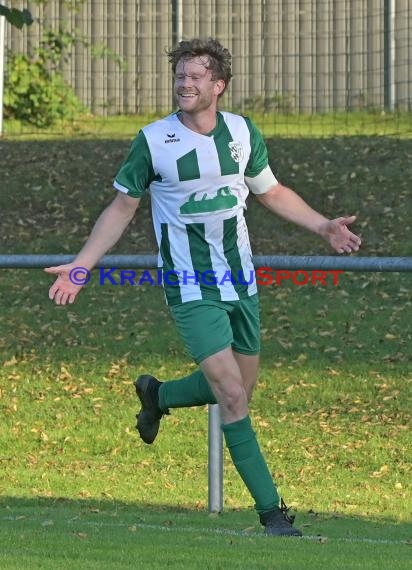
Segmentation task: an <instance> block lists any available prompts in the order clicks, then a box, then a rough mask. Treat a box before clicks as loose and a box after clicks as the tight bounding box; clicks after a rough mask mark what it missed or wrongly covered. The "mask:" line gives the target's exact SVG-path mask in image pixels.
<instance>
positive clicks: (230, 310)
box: [170, 295, 260, 364]
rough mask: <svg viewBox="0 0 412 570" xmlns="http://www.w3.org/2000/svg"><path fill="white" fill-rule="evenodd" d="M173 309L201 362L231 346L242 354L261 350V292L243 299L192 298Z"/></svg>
mask: <svg viewBox="0 0 412 570" xmlns="http://www.w3.org/2000/svg"><path fill="white" fill-rule="evenodd" d="M170 310H171V312H172V315H173V317H174V320H175V322H176V326H177V328H178V330H179V333H180V334H181V336H182V338H183V342H184V344H185V346H186V349H187V351H188V352H189V354H190V355H191V357H192V358H193V359H194V360H195V362H196V363H197V364H199V363H200V362H202V360H204V359H205V358H207V357H208V356H211V355H212V354H215V353H216V352H220V351H221V350H223V349H225V348H227V347H229V346H231V347H232V348H233V350H234V351H236V352H240V353H241V354H258V353H259V351H260V320H259V298H258V295H253V296H252V297H247V298H246V299H241V300H239V301H210V300H208V299H205V300H202V301H188V302H187V303H182V304H180V305H172V306H171V307H170Z"/></svg>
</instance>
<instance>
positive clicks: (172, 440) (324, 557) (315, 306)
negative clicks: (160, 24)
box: [0, 123, 412, 570]
mask: <svg viewBox="0 0 412 570" xmlns="http://www.w3.org/2000/svg"><path fill="white" fill-rule="evenodd" d="M356 124H357V125H358V127H359V123H356ZM399 131H401V129H399ZM356 132H357V131H356V130H355V129H354V132H353V133H352V135H356ZM295 135H297V133H295ZM128 145H129V143H128V141H127V140H118V139H115V138H109V137H108V135H106V138H105V137H101V138H94V139H92V138H90V139H87V140H85V139H79V138H72V139H67V140H63V139H58V140H48V139H44V140H38V141H36V140H30V141H28V140H26V139H25V138H23V137H21V136H19V137H11V138H5V139H1V140H0V154H1V156H2V160H1V162H0V181H1V182H0V184H1V191H0V212H1V216H0V231H1V235H2V245H1V250H0V253H2V254H3V253H6V254H7V253H75V252H76V251H77V250H78V249H79V247H80V246H81V244H82V243H83V242H84V239H85V238H86V236H87V235H88V233H89V231H90V229H91V227H92V224H93V221H94V219H95V218H96V216H97V215H98V213H99V212H100V210H101V209H102V208H103V206H104V205H105V204H107V203H108V202H109V201H110V199H111V198H112V196H113V193H112V191H111V189H110V187H111V182H112V179H113V176H114V174H115V173H116V170H117V168H118V166H119V163H120V162H121V160H122V158H123V157H124V155H125V153H126V152H127V148H128ZM268 148H269V152H270V157H271V163H272V165H273V167H274V170H275V171H276V172H277V174H278V176H279V178H280V179H281V180H282V181H283V182H284V183H285V184H288V185H290V186H292V187H294V188H296V189H297V190H298V191H299V193H301V194H302V195H303V196H304V197H305V198H306V199H307V200H308V201H309V202H310V203H311V204H312V205H313V206H314V207H315V208H317V209H319V210H321V211H322V212H324V213H325V214H327V215H330V216H337V215H342V214H347V213H355V214H356V215H357V216H358V220H357V222H356V224H355V227H354V229H355V231H356V232H358V233H360V234H361V235H362V238H363V241H364V245H363V248H362V251H361V252H360V253H359V255H382V256H391V255H394V256H410V255H412V241H411V237H410V236H411V226H410V213H411V211H412V198H411V193H410V180H411V177H412V161H411V157H412V140H411V139H408V138H397V137H382V136H346V137H331V138H315V137H312V138H310V137H307V138H304V137H303V138H300V137H298V136H294V137H290V138H286V139H285V138H282V137H276V138H273V139H271V140H270V141H268ZM148 208H149V204H148V201H147V200H144V201H143V204H142V211H141V212H140V213H139V214H138V216H137V217H136V219H135V220H134V221H133V223H132V224H131V227H130V229H129V230H128V232H127V234H126V235H125V236H124V237H123V238H122V240H121V241H120V243H119V244H118V246H116V248H115V250H114V252H117V253H132V252H133V253H134V252H137V253H148V252H154V251H155V246H154V239H153V233H152V229H151V222H150V218H149V215H148ZM247 215H248V220H249V227H250V233H251V236H252V243H253V249H254V253H255V254H283V253H285V254H286V253H288V254H293V255H304V254H308V255H309V254H310V255H316V254H319V255H325V254H330V251H329V250H328V248H327V247H326V246H325V245H324V244H322V243H320V242H319V241H318V239H317V238H316V237H314V236H310V235H308V234H306V233H304V232H302V231H300V230H298V229H296V228H293V227H291V226H290V225H288V224H287V223H285V222H282V221H280V220H277V219H275V218H273V217H271V216H270V215H268V214H266V213H265V212H264V211H263V210H262V209H261V208H260V206H259V205H258V204H256V203H254V202H253V201H251V203H250V206H249V209H248V213H247ZM411 279H412V276H411V275H410V274H391V273H388V274H375V273H349V272H347V273H345V274H344V275H342V276H341V278H340V280H339V284H338V285H337V286H333V285H330V284H329V285H327V286H321V285H317V286H311V285H307V286H304V287H296V286H293V284H290V283H289V284H288V283H282V284H281V285H280V286H279V287H276V286H269V287H261V304H262V337H263V352H262V367H261V374H260V377H259V384H258V387H257V390H256V393H255V397H254V400H253V403H252V406H251V415H252V418H253V422H254V426H255V429H256V431H257V432H258V435H259V439H260V442H261V446H262V449H263V451H264V453H265V456H266V457H267V459H268V463H269V465H270V468H271V470H272V472H273V474H274V477H275V478H276V480H277V482H278V484H279V487H280V490H281V492H282V494H283V495H284V498H285V500H286V502H288V503H290V504H291V505H292V506H293V508H294V510H295V512H296V514H297V519H296V524H297V526H298V527H299V528H301V529H302V530H303V532H304V535H305V538H304V539H303V540H293V539H292V540H283V539H281V540H278V539H274V540H271V539H267V538H265V537H263V536H261V532H262V531H261V529H260V528H259V526H258V524H257V519H256V516H255V514H254V512H253V509H252V504H251V500H250V497H249V496H248V493H247V492H246V491H245V489H244V487H243V485H242V483H241V481H240V479H239V477H238V476H237V474H236V473H235V472H234V469H233V467H232V466H231V463H230V461H229V459H228V456H227V454H225V490H224V512H223V514H222V515H220V516H209V515H208V513H207V410H206V409H205V408H202V409H186V410H178V411H174V412H173V413H172V414H171V415H170V416H168V417H166V418H165V419H164V420H162V426H161V433H160V436H159V438H158V440H157V441H156V443H155V444H154V445H153V446H146V445H144V444H143V443H142V442H141V441H140V440H139V438H138V436H137V434H136V432H135V429H134V424H135V417H134V416H135V414H136V412H137V410H138V405H137V401H136V397H135V394H134V390H133V385H132V380H133V379H134V377H135V376H136V375H138V374H139V373H141V372H143V371H151V372H153V373H154V374H157V375H159V377H160V378H161V379H172V378H177V377H179V376H180V375H183V374H186V373H188V372H189V371H190V370H192V369H193V364H191V362H190V360H189V359H188V357H187V356H186V355H185V353H184V350H183V347H182V344H181V342H180V340H179V338H178V337H177V335H176V333H175V329H174V326H173V323H172V321H171V319H170V316H169V314H168V311H167V308H166V307H165V306H164V301H163V292H162V290H161V288H160V287H151V286H149V285H147V286H141V287H131V286H123V287H122V286H117V287H115V286H111V285H104V286H100V285H99V280H98V275H97V273H96V272H94V273H93V274H92V279H91V281H90V283H89V284H88V286H87V287H86V288H85V290H84V291H82V293H81V295H80V296H79V299H78V301H77V302H76V304H74V305H73V306H70V307H56V306H54V305H53V304H51V303H50V302H49V301H48V298H47V291H48V287H49V285H50V283H51V279H50V277H49V276H47V275H46V274H45V273H43V272H42V271H41V270H40V269H26V270H23V269H21V270H0V306H1V311H0V359H1V363H2V367H1V368H0V406H1V412H2V418H3V421H2V422H1V424H0V462H1V477H0V493H1V498H0V499H1V500H0V531H1V532H0V568H5V569H6V568H7V569H19V570H20V569H23V568H26V567H30V568H39V569H42V570H43V569H48V568H56V567H57V568H62V569H63V570H65V569H69V568H70V569H72V568H80V569H88V568H90V569H92V568H93V569H95V568H110V569H112V568H113V569H114V570H117V569H120V568H135V567H138V568H158V567H160V566H168V567H172V568H211V569H212V568H213V569H215V568H222V569H223V568H242V569H243V568H245V569H246V568H247V569H249V568H256V569H266V568H267V569H269V568H279V569H282V570H283V569H288V568H297V569H299V568H303V567H304V568H307V569H308V570H311V569H313V570H315V569H316V570H317V569H323V568H328V569H329V568H345V569H346V568H347V569H352V568H353V569H355V568H359V569H361V568H362V569H369V568H370V569H372V568H379V569H385V570H386V569H387V568H391V569H392V568H393V569H398V568H399V569H403V568H405V569H406V568H409V567H410V560H411V545H410V544H411V543H410V541H411V539H412V527H411V506H412V501H411V484H410V481H411V463H412V462H411V459H412V457H411V451H410V420H411V414H410V410H411V403H412V399H411V381H412V366H411V351H410V347H411V346H412V327H411V317H410V315H411V304H412V299H411V284H412V283H411Z"/></svg>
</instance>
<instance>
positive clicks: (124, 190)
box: [113, 180, 129, 194]
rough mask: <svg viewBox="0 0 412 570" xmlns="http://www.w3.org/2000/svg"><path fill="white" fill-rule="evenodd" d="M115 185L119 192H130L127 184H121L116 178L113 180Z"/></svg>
mask: <svg viewBox="0 0 412 570" xmlns="http://www.w3.org/2000/svg"><path fill="white" fill-rule="evenodd" d="M113 187H114V188H115V189H116V190H119V192H123V194H128V193H129V190H128V189H127V188H126V187H125V186H122V185H121V184H119V183H118V182H117V180H115V181H114V182H113Z"/></svg>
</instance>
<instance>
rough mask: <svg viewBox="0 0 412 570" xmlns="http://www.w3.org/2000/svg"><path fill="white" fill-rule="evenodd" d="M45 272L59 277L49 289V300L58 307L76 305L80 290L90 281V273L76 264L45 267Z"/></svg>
mask: <svg viewBox="0 0 412 570" xmlns="http://www.w3.org/2000/svg"><path fill="white" fill-rule="evenodd" d="M44 271H45V272H46V273H51V274H52V275H57V276H58V277H57V279H56V281H55V282H54V283H53V285H52V286H51V287H50V289H49V299H50V300H51V301H54V302H55V303H56V305H66V304H67V303H69V304H72V303H74V301H75V299H76V297H77V295H78V294H79V292H80V290H81V289H82V287H83V286H84V285H85V284H86V283H87V282H88V281H89V279H90V271H89V270H88V269H86V268H84V267H79V266H78V265H76V263H67V264H65V265H57V266H56V267H45V268H44Z"/></svg>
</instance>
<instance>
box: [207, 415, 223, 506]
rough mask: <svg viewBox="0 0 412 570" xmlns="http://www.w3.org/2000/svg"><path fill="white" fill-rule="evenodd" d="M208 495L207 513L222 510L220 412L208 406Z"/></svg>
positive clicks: (221, 435)
mask: <svg viewBox="0 0 412 570" xmlns="http://www.w3.org/2000/svg"><path fill="white" fill-rule="evenodd" d="M208 412H209V414H208V415H209V419H208V422H209V430H208V431H209V448H208V495H209V513H220V512H222V510H223V434H222V430H221V429H220V423H221V420H220V410H219V406H218V405H217V404H209V406H208Z"/></svg>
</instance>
